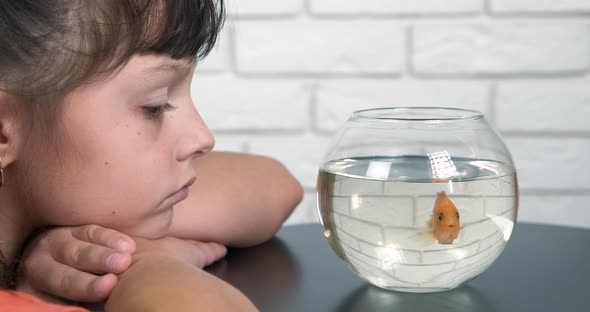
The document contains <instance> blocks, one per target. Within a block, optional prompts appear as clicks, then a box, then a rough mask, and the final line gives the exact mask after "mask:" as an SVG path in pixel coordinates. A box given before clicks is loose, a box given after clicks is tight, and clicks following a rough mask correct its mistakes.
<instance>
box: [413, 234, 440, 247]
mask: <svg viewBox="0 0 590 312" xmlns="http://www.w3.org/2000/svg"><path fill="white" fill-rule="evenodd" d="M410 239H411V240H413V241H416V243H418V244H419V245H420V247H423V248H426V247H429V246H432V245H433V244H434V243H436V238H435V237H434V234H432V231H430V230H426V231H422V232H418V233H416V234H414V235H412V236H410Z"/></svg>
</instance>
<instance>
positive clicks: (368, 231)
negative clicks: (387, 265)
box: [339, 216, 383, 245]
mask: <svg viewBox="0 0 590 312" xmlns="http://www.w3.org/2000/svg"><path fill="white" fill-rule="evenodd" d="M340 220H341V222H342V228H341V229H339V230H342V231H344V232H346V233H348V234H350V235H351V236H353V237H355V238H357V239H359V240H362V241H365V242H368V243H371V244H373V245H382V244H383V235H382V232H381V228H380V227H379V226H376V225H373V224H370V223H366V222H362V221H359V220H356V219H352V218H349V217H345V216H340Z"/></svg>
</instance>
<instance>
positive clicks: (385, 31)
mask: <svg viewBox="0 0 590 312" xmlns="http://www.w3.org/2000/svg"><path fill="white" fill-rule="evenodd" d="M269 30H272V31H269ZM403 41H404V40H403V33H402V28H401V26H400V25H399V24H398V23H392V22H389V21H377V22H364V21H363V22H355V23H350V22H348V21H347V22H340V21H321V22H314V21H298V22H282V21H279V22H276V21H273V22H260V21H247V22H246V21H244V22H242V23H240V25H238V27H237V29H236V52H237V56H236V58H237V67H238V70H239V71H240V72H243V73H273V74H276V73H291V74H293V73H299V74H303V73H311V74H359V73H374V74H392V73H399V72H400V71H401V64H402V57H403V56H402V54H403V49H404V47H403V46H404V45H403Z"/></svg>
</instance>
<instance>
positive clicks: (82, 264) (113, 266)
mask: <svg viewBox="0 0 590 312" xmlns="http://www.w3.org/2000/svg"><path fill="white" fill-rule="evenodd" d="M134 252H135V242H134V240H133V239H131V238H130V237H129V236H127V235H125V234H123V233H120V232H117V231H115V230H110V229H106V228H103V227H100V226H97V225H83V226H77V227H57V228H53V229H51V230H49V231H47V232H44V233H42V234H40V235H39V236H38V237H36V238H35V239H34V240H32V241H31V242H30V243H29V244H28V246H27V247H26V249H25V252H24V253H23V256H22V259H21V263H20V265H19V278H18V285H17V289H19V290H21V291H26V292H29V293H33V294H35V295H38V296H39V295H41V296H43V294H44V293H45V294H50V295H54V296H57V297H61V298H65V299H69V300H73V301H80V302H98V301H102V300H104V299H106V298H107V297H108V296H109V295H110V293H111V291H112V289H113V288H114V287H115V284H116V283H117V276H116V275H115V274H119V273H122V272H124V271H125V270H127V268H128V267H129V265H130V264H131V260H132V254H133V253H134Z"/></svg>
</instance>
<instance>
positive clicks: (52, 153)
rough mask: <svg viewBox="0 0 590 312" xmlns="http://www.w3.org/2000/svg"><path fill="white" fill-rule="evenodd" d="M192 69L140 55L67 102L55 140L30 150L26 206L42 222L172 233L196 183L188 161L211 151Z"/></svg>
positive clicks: (136, 232)
mask: <svg viewBox="0 0 590 312" xmlns="http://www.w3.org/2000/svg"><path fill="white" fill-rule="evenodd" d="M193 71H194V67H193V65H192V64H190V63H186V62H181V61H175V60H172V59H170V58H168V57H165V56H155V55H140V56H135V57H134V58H132V59H131V60H130V62H129V63H128V64H127V65H126V66H125V67H123V68H122V70H121V71H120V72H117V73H116V75H115V76H114V77H113V78H112V79H109V80H107V81H104V82H101V83H99V84H96V85H93V86H90V87H84V88H80V89H77V90H74V91H73V92H71V93H70V94H68V96H67V97H66V100H65V103H64V108H63V114H62V115H61V117H60V118H59V122H58V126H57V128H58V130H57V133H58V135H57V137H58V139H57V140H52V141H55V142H51V143H45V144H43V143H41V144H38V143H37V144H29V146H26V147H25V153H31V155H30V156H27V157H25V159H28V163H26V164H23V166H20V167H21V168H28V169H27V170H26V171H27V172H26V175H25V176H26V177H27V178H26V180H25V181H24V182H25V183H26V185H27V187H26V189H27V190H26V194H21V196H22V198H26V200H25V201H26V202H27V204H26V205H27V206H28V207H27V208H28V209H30V210H31V211H34V213H35V214H36V215H37V216H38V218H39V220H40V222H42V223H45V224H52V225H78V224H90V223H92V224H99V225H102V226H106V227H110V228H113V229H117V230H120V231H123V232H126V233H128V234H131V235H138V236H143V237H147V238H156V237H160V236H163V235H166V234H167V230H168V227H169V225H170V222H171V220H172V216H173V207H174V204H176V203H177V202H179V201H181V200H183V199H184V198H185V197H186V195H187V194H186V193H187V188H188V186H189V185H190V184H191V183H192V182H193V181H194V179H195V177H196V175H195V172H194V169H193V166H192V164H191V161H192V160H193V159H194V158H195V157H199V156H201V155H203V154H205V153H207V152H208V151H210V150H211V148H212V147H213V145H214V140H213V137H212V135H211V133H210V132H209V130H208V128H207V126H206V125H205V124H204V123H203V120H202V119H201V117H200V116H199V114H198V113H197V111H196V109H195V107H194V105H193V102H192V100H191V97H190V83H191V78H192V76H193ZM23 189H24V188H23Z"/></svg>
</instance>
